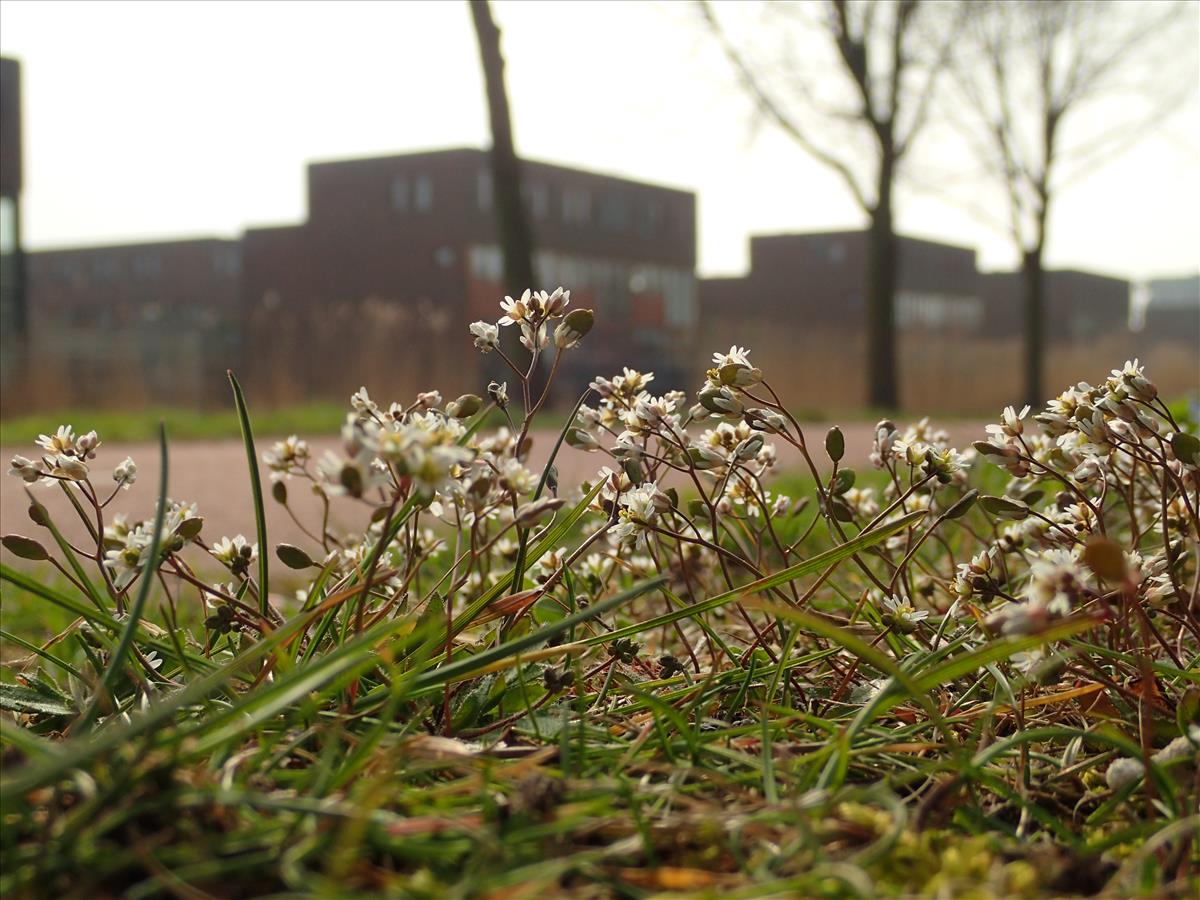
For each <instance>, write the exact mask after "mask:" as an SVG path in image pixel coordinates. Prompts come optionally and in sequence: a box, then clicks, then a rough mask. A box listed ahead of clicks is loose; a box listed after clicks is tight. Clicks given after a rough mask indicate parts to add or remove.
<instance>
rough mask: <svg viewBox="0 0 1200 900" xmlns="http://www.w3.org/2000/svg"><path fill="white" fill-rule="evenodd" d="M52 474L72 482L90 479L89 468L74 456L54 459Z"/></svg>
mask: <svg viewBox="0 0 1200 900" xmlns="http://www.w3.org/2000/svg"><path fill="white" fill-rule="evenodd" d="M50 474H51V475H55V476H57V477H59V478H66V479H68V480H70V481H83V480H84V479H85V478H87V477H88V467H87V464H86V463H84V462H83V461H82V460H79V459H76V458H75V457H73V456H62V455H60V456H57V457H55V458H54V467H53V468H52V469H51V470H50Z"/></svg>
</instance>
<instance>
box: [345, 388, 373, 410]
mask: <svg viewBox="0 0 1200 900" xmlns="http://www.w3.org/2000/svg"><path fill="white" fill-rule="evenodd" d="M350 406H352V407H353V408H354V411H355V412H359V413H373V412H378V411H379V407H378V406H376V405H375V401H374V400H372V399H371V395H370V394H368V393H367V389H366V388H365V387H360V388H359V389H358V390H357V391H355V392H354V393H353V394H351V395H350Z"/></svg>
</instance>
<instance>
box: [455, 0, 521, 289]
mask: <svg viewBox="0 0 1200 900" xmlns="http://www.w3.org/2000/svg"><path fill="white" fill-rule="evenodd" d="M470 5H471V18H472V21H473V22H474V24H475V36H476V38H477V39H478V41H479V59H480V62H481V63H482V64H483V78H484V82H485V85H486V88H487V100H488V118H489V119H490V120H491V127H492V149H491V163H492V186H493V190H492V195H493V203H494V207H495V210H496V227H497V230H498V231H499V232H500V247H501V251H502V253H503V257H504V287H505V290H507V291H508V293H509V294H511V295H512V296H514V297H520V296H521V293H522V291H525V290H526V289H528V288H533V287H534V286H535V285H534V283H533V237H532V234H531V232H530V228H529V220H528V218H527V217H526V214H525V207H524V205H523V204H522V201H521V162H520V160H519V159H517V153H516V150H515V149H514V148H513V132H512V118H511V116H510V115H509V108H508V92H507V91H506V89H505V86H504V56H503V54H502V53H501V51H500V29H499V28H498V27H497V26H496V22H495V20H494V19H493V18H492V10H491V7H490V5H489V3H488V0H470Z"/></svg>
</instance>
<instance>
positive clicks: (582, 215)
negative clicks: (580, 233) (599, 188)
mask: <svg viewBox="0 0 1200 900" xmlns="http://www.w3.org/2000/svg"><path fill="white" fill-rule="evenodd" d="M562 213H563V221H564V222H566V223H567V224H568V225H586V224H588V222H590V221H591V218H592V195H591V194H589V193H588V191H587V189H586V188H578V187H575V188H567V189H566V190H564V191H563V198H562Z"/></svg>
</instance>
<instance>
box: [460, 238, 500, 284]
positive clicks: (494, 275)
mask: <svg viewBox="0 0 1200 900" xmlns="http://www.w3.org/2000/svg"><path fill="white" fill-rule="evenodd" d="M469 261H470V267H471V277H472V278H478V279H479V280H480V281H502V280H503V278H504V259H503V257H502V256H501V254H500V248H499V247H497V246H495V245H494V244H493V245H486V246H481V245H475V246H473V247H472V248H471V249H470V251H469Z"/></svg>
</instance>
